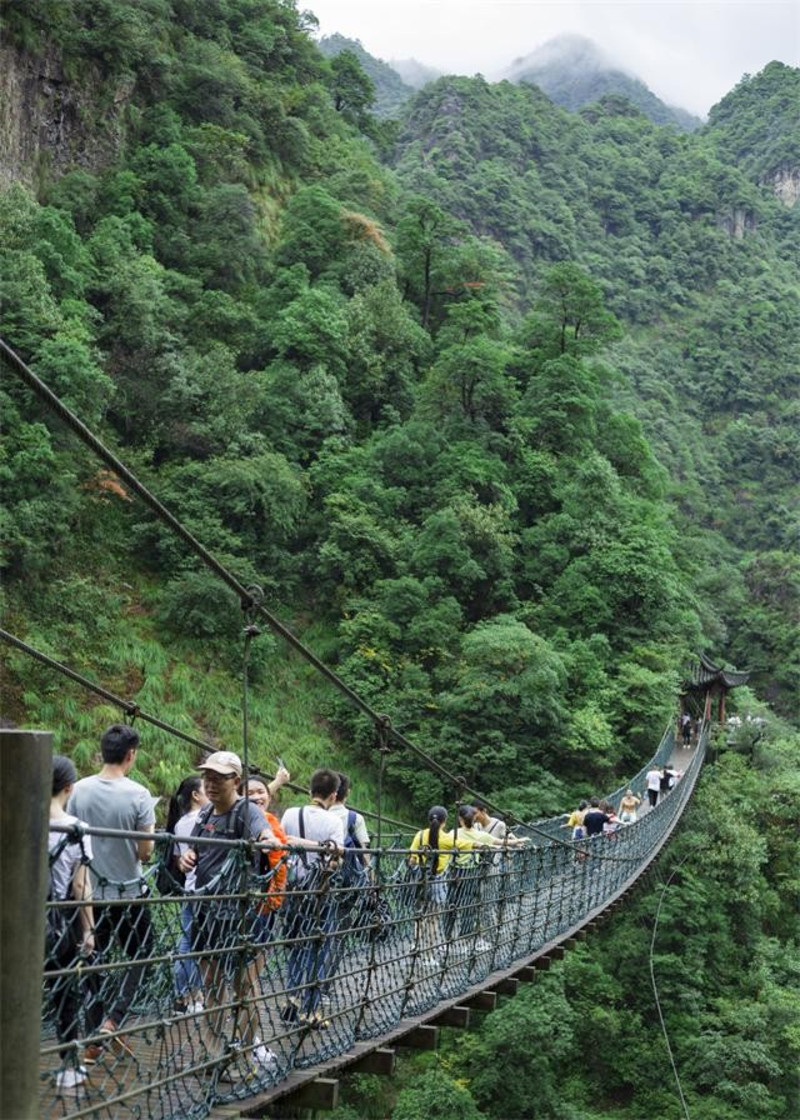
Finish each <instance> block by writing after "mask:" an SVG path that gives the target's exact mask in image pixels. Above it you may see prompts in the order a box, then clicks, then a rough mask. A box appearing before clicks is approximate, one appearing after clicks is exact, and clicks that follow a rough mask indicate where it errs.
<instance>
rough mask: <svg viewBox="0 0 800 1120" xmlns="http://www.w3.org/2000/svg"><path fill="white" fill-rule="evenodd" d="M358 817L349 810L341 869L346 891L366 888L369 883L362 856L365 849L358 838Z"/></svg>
mask: <svg viewBox="0 0 800 1120" xmlns="http://www.w3.org/2000/svg"><path fill="white" fill-rule="evenodd" d="M357 816H358V815H357V813H356V811H355V810H354V809H348V810H347V831H346V833H345V838H344V858H343V859H342V867H341V877H342V886H343V887H344V888H345V889H346V890H353V889H354V888H356V887H361V886H364V884H365V883H366V881H367V868H366V864H365V861H364V856H363V854H362V853H363V850H364V849H363V848H362V846H361V844H360V843H359V840H358V837H357V836H356V820H357Z"/></svg>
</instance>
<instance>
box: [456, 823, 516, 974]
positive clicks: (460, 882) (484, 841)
mask: <svg viewBox="0 0 800 1120" xmlns="http://www.w3.org/2000/svg"><path fill="white" fill-rule="evenodd" d="M506 843H508V844H510V845H513V846H515V847H517V846H519V845H521V844H522V841H521V840H517V839H516V837H507V839H506V840H500V839H498V838H496V837H494V836H490V835H489V833H488V832H481V830H480V829H478V828H475V809H474V807H473V806H472V805H462V806H461V807H460V808H459V810H458V827H457V828H456V832H455V836H454V845H455V849H456V851H455V855H454V857H453V866H452V868H451V869H450V878H449V881H448V884H447V908H446V910H445V915H444V935H445V937H446V938H447V939H448V940H450V938H451V937H452V936H453V932H454V930H455V924H456V918H458V919H459V923H458V928H459V935H460V936H461V937H469V936H470V935H471V934H473V933H474V932H475V929H476V927H477V924H478V911H479V909H480V894H481V883H482V880H483V879H484V878H485V868H484V869H483V870H482V869H481V862H480V854H479V851H478V849H481V848H503V847H505V845H506ZM476 948H477V949H478V950H479V951H481V952H482V951H484V950H486V949H490V948H491V945H490V944H489V942H488V941H481V940H479V941H478V942H477V943H476Z"/></svg>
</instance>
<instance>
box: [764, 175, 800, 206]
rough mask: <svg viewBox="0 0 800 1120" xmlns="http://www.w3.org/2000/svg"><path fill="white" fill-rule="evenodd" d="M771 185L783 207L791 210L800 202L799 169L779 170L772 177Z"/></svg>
mask: <svg viewBox="0 0 800 1120" xmlns="http://www.w3.org/2000/svg"><path fill="white" fill-rule="evenodd" d="M771 183H772V189H773V190H774V191H775V194H776V195H777V196H778V198H779V199H780V200H781V202H782V203H783V204H784V206H788V207H790V208H791V207H792V206H795V205H796V204H797V202H798V200H800V168H798V167H784V168H781V170H780V171H776V172H775V174H774V175H773V176H772V179H771Z"/></svg>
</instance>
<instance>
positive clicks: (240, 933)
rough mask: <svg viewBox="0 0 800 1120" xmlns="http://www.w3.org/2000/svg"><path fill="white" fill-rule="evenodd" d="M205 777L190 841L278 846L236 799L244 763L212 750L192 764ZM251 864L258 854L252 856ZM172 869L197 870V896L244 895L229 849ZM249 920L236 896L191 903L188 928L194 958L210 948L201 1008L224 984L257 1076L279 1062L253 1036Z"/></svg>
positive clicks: (242, 874) (215, 1003)
mask: <svg viewBox="0 0 800 1120" xmlns="http://www.w3.org/2000/svg"><path fill="white" fill-rule="evenodd" d="M198 770H201V771H202V773H203V787H204V789H205V792H206V796H207V797H208V800H209V804H208V806H206V807H205V808H203V809H201V810H200V815H199V816H198V818H197V823H196V825H195V827H194V832H193V833H192V836H197V837H208V838H211V837H213V838H214V839H225V840H257V841H259V842H261V843H267V844H271V845H272V846H279V844H280V841H278V840H276V838H275V837H274V835H273V833H272V830H271V829H270V827H269V825H268V824H267V820H266V818H265V817H264V814H263V813H262V812H261V810H260V809H259V808H258V806H257V805H255V804H254V803H253V802H252V801H248V800H246V799H245V798H243V797H240V796H239V792H238V789H239V783H240V781H241V779H242V761H241V759H240V758H239V756H238V754H235V753H234V752H233V751H215V752H214V753H213V754H210V755H209V756H208V758H206V759H205V760H204V761H203V762H201V763H200V764H199V766H198ZM255 858H256V862H257V861H258V854H257V853H256V857H255ZM178 866H179V867H180V869H181V871H183V873H184V874H186V873H187V872H189V871H191V870H192V869H193V868H194V870H195V872H196V878H195V891H197V892H199V893H200V894H202V893H203V892H204V890H205V891H206V892H207V893H209V894H213V895H217V894H225V895H227V894H238V895H239V896H241V894H242V893H243V892H244V891H246V890H247V886H248V881H247V880H248V874H249V872H250V871H251V869H252V866H254V865H250V864H249V861H248V862H245V861H243V860H242V857H241V853H240V852H239V851H238V850H237V849H235V848H232V847H230V846H228V845H222V844H196V845H193V846H191V847H189V848H188V849H187V851H186V852H185V853H184V854H183V855H182V856H181V857H180V859H179V861H178ZM251 917H255V913H254V912H253V911H252V908H251V907H243V906H242V901H241V897H239V898H227V899H226V898H221V899H219V900H213V901H212V900H209V901H207V902H204V903H200V904H196V909H195V918H194V923H193V934H194V943H193V949H194V950H195V951H196V952H203V950H208V952H209V955H208V956H203V957H201V958H200V969H201V972H202V974H203V981H204V985H205V1001H206V1010H207V1011H211V1012H213V1010H214V1008H218V1007H220V1006H221V1005H222V1004H223V1003H224V1002H225V998H224V997H225V985H226V982H228V981H229V982H230V983H231V986H232V987H233V990H234V993H235V994H236V996H237V998H238V999H240V1000H242V1001H243V1002H244V1007H243V1008H242V1009H241V1010H239V1011H238V1013H237V1014H236V1016H235V1018H234V1033H237V1029H236V1026H235V1024H236V1022H237V1021H238V1022H240V1023H241V1024H242V1026H241V1030H240V1031H239V1032H238V1033H239V1038H238V1039H234V1040H233V1041H238V1042H241V1043H242V1045H243V1049H244V1051H245V1053H246V1055H247V1058H248V1060H249V1062H250V1064H251V1065H253V1066H255V1067H256V1072H257V1073H258V1074H259V1075H264V1074H267V1073H269V1072H270V1071H271V1070H272V1069H274V1068H276V1067H277V1058H276V1056H275V1055H274V1054H273V1053H272V1051H271V1050H269V1049H268V1048H267V1047H266V1046H264V1045H263V1044H262V1042H261V1040H260V1039H259V1037H258V1026H259V1013H258V1007H257V1005H256V1003H255V999H256V997H258V996H259V995H260V992H259V990H258V983H257V981H258V977H257V976H256V975H254V974H253V970H252V969H251V968H250V967H248V965H249V963H250V962H249V961H248V958H247V954H246V952H245V950H244V949H243V947H242V945H243V942H244V941H245V939H246V938H247V936H248V934H249V929H248V925H247V923H248V921H249V919H250V918H251ZM224 1018H225V1017H224V1015H223V1014H222V1013H221V1012H218V1013H217V1014H210V1015H209V1016H208V1025H209V1030H210V1032H211V1035H212V1039H211V1041H212V1043H213V1044H219V1043H221V1042H222V1041H223V1038H222V1030H223V1023H224Z"/></svg>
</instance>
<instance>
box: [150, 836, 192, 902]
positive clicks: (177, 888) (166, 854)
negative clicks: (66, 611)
mask: <svg viewBox="0 0 800 1120" xmlns="http://www.w3.org/2000/svg"><path fill="white" fill-rule="evenodd" d="M159 848H160V851H159V853H158V857H159V858H158V863H157V864H156V873H155V877H154V882H155V887H156V890H157V891H158V893H159V894H160V895H161V897H162V898H164V897H165V896H169V895H173V894H182V893H183V889H184V887H185V886H186V876H185V875H184V873H183V872H182V871H180V870H179V869H178V867H176V865H175V860H176V858H177V855H178V847H177V841H176V840H175V839H172V840H165V841H159Z"/></svg>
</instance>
